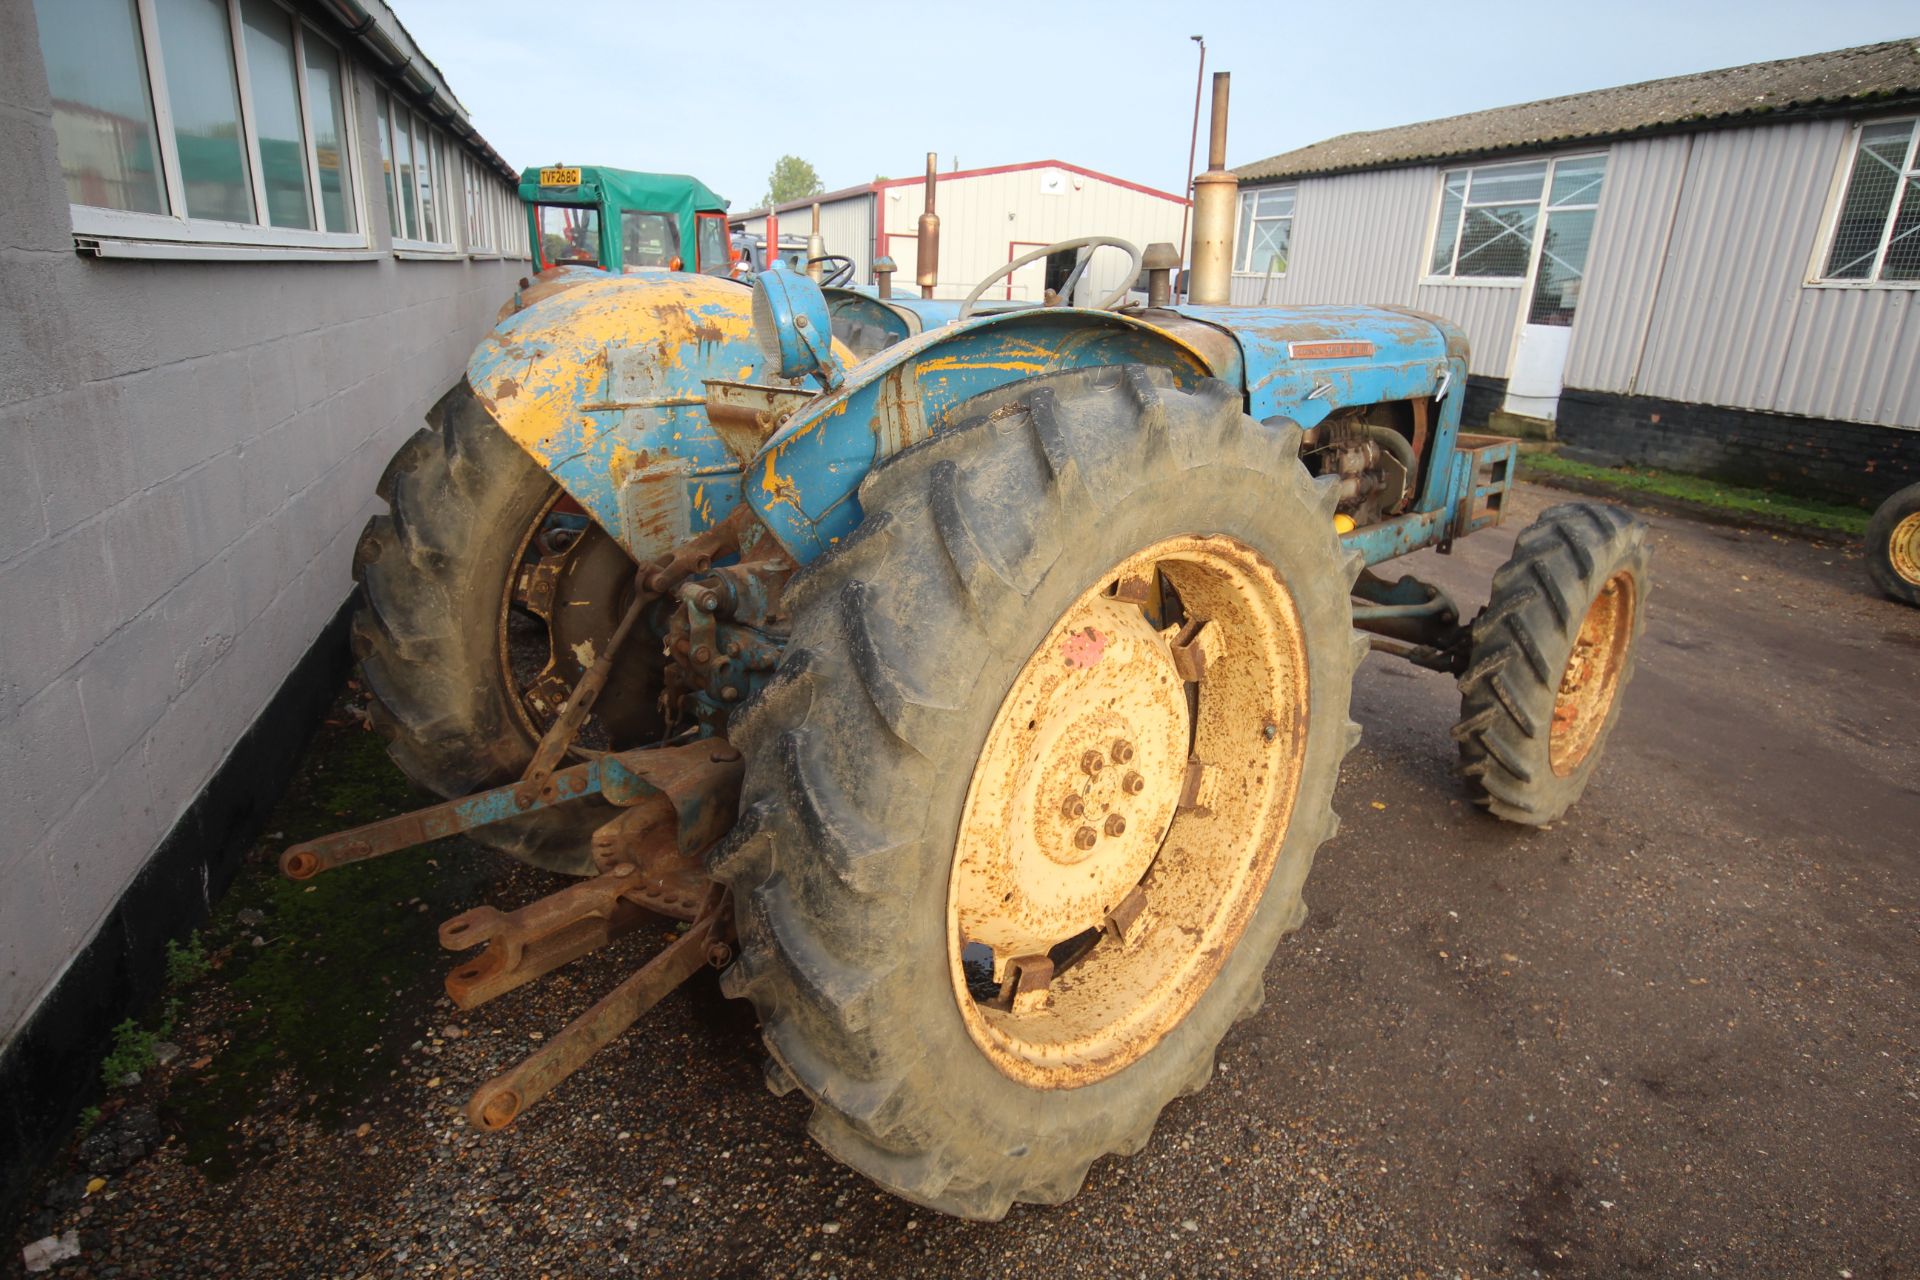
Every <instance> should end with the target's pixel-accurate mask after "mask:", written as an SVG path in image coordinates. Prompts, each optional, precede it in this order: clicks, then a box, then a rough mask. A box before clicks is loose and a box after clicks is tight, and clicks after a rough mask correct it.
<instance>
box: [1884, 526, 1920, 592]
mask: <svg viewBox="0 0 1920 1280" xmlns="http://www.w3.org/2000/svg"><path fill="white" fill-rule="evenodd" d="M1887 559H1889V560H1891V561H1892V562H1893V571H1894V572H1895V573H1897V574H1899V575H1900V576H1901V577H1902V578H1904V579H1905V580H1906V581H1908V582H1911V583H1913V584H1914V585H1915V586H1920V513H1916V514H1914V515H1910V516H1908V517H1907V518H1906V519H1905V520H1902V521H1901V522H1900V523H1899V524H1897V525H1895V526H1894V527H1893V536H1892V537H1890V538H1888V539H1887Z"/></svg>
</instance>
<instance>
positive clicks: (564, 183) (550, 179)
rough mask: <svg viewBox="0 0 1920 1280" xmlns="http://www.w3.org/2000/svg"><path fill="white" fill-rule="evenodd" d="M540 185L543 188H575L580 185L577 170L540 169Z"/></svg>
mask: <svg viewBox="0 0 1920 1280" xmlns="http://www.w3.org/2000/svg"><path fill="white" fill-rule="evenodd" d="M540 185H541V186H543V187H577V186H579V185H580V171H579V170H578V169H542V170H541V171H540Z"/></svg>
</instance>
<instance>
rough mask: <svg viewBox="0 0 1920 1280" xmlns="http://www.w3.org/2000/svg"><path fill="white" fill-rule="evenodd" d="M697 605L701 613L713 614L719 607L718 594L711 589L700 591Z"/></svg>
mask: <svg viewBox="0 0 1920 1280" xmlns="http://www.w3.org/2000/svg"><path fill="white" fill-rule="evenodd" d="M699 604H700V611H701V612H702V613H713V612H714V611H715V610H717V609H719V607H720V593H719V592H717V591H713V590H711V589H709V590H706V591H702V592H701V593H700V600H699Z"/></svg>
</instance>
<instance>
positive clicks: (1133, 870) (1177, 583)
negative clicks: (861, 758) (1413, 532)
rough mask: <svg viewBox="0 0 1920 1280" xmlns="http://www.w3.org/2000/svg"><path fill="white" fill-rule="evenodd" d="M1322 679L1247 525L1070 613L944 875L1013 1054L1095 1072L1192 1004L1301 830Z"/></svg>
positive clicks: (1005, 737) (1063, 1084)
mask: <svg viewBox="0 0 1920 1280" xmlns="http://www.w3.org/2000/svg"><path fill="white" fill-rule="evenodd" d="M1307 691H1308V663H1307V653H1306V641H1305V633H1304V629H1303V627H1302V625H1301V621H1300V617H1299V614H1298V612H1297V610H1296V606H1295V604H1294V599H1293V596H1292V593H1291V592H1289V591H1288V590H1287V588H1286V586H1285V584H1283V583H1282V582H1281V581H1280V579H1279V576H1278V575H1277V574H1276V573H1275V571H1274V568H1273V566H1272V565H1271V564H1269V563H1268V562H1267V561H1266V560H1265V559H1263V558H1262V557H1261V556H1260V555H1259V554H1258V553H1257V552H1255V551H1254V550H1253V549H1252V548H1250V547H1248V546H1246V545H1244V544H1242V543H1240V542H1237V541H1235V540H1234V539H1231V538H1225V537H1218V536H1200V535H1184V536H1180V537H1174V538H1167V539H1164V540H1162V541H1160V542H1157V543H1154V544H1153V545H1151V546H1149V547H1146V548H1144V549H1142V550H1140V551H1138V552H1136V553H1135V554H1133V555H1131V556H1129V557H1128V558H1127V559H1125V560H1123V561H1121V562H1120V563H1119V564H1118V565H1115V566H1114V567H1113V568H1112V569H1110V570H1109V571H1108V572H1107V573H1105V574H1104V575H1102V576H1100V577H1099V578H1098V579H1097V580H1096V581H1095V582H1094V583H1093V584H1092V585H1091V586H1089V587H1088V588H1087V589H1086V590H1085V591H1084V592H1083V593H1082V594H1081V595H1080V596H1079V597H1078V598H1077V599H1075V600H1074V601H1073V602H1072V603H1071V604H1070V605H1069V606H1068V607H1067V608H1066V609H1065V611H1064V612H1062V613H1061V614H1060V615H1059V617H1058V620H1057V621H1056V622H1055V623H1054V624H1053V626H1052V627H1051V628H1050V629H1049V630H1048V631H1047V634H1046V635H1045V637H1044V638H1043V639H1042V640H1041V641H1040V643H1039V645H1038V646H1037V647H1036V648H1035V649H1034V650H1033V652H1032V654H1031V656H1029V657H1028V659H1027V660H1026V663H1025V665H1024V666H1022V667H1021V668H1020V670H1019V671H1018V672H1017V673H1015V674H1014V676H1013V678H1012V681H1011V684H1010V685H1009V687H1008V690H1007V693H1006V695H1005V697H1004V698H1003V699H1002V701H1001V704H1000V709H999V712H998V714H997V715H996V716H995V718H994V721H993V725H992V727H991V728H990V729H989V730H988V732H987V735H986V740H985V742H984V743H982V745H981V748H980V753H979V756H978V759H977V761H976V763H975V766H974V771H973V778H972V780H971V782H970V783H969V785H968V790H967V800H966V807H965V809H964V810H963V812H962V815H961V820H960V827H959V830H958V832H957V833H956V835H957V839H956V843H955V848H954V861H953V869H952V872H951V877H950V880H949V883H948V894H947V918H948V927H949V933H948V945H949V952H948V956H949V963H950V965H951V972H952V978H953V992H954V998H955V1000H956V1002H957V1003H958V1004H959V1007H960V1010H961V1015H962V1017H963V1019H964V1020H965V1022H966V1025H967V1030H968V1033H969V1035H970V1036H971V1038H972V1039H973V1042H974V1044H975V1045H977V1046H978V1047H979V1048H980V1049H981V1051H982V1052H984V1053H985V1054H986V1056H987V1057H988V1059H989V1060H990V1061H991V1062H992V1063H993V1064H994V1066H996V1067H997V1068H998V1069H999V1070H1000V1071H1002V1072H1003V1073H1005V1074H1007V1075H1009V1076H1011V1077H1013V1078H1014V1079H1017V1080H1021V1081H1023V1082H1025V1083H1028V1084H1031V1085H1034V1086H1036V1087H1040V1088H1056V1089H1058V1088H1073V1087H1077V1086H1079V1085H1083V1084H1087V1083H1089V1082H1091V1081H1094V1080H1098V1079H1101V1078H1103V1077H1105V1076H1107V1075H1111V1074H1112V1073H1113V1072H1116V1071H1119V1070H1120V1069H1121V1068H1123V1067H1125V1066H1126V1065H1127V1064H1128V1063H1130V1062H1132V1061H1134V1060H1135V1059H1137V1058H1139V1057H1140V1056H1141V1055H1143V1054H1145V1053H1147V1052H1148V1051H1149V1050H1151V1049H1152V1048H1153V1047H1154V1045H1156V1044H1158V1043H1159V1042H1160V1040H1161V1038H1162V1037H1164V1036H1165V1035H1167V1034H1168V1033H1169V1032H1170V1031H1171V1030H1172V1029H1173V1028H1174V1027H1176V1026H1177V1025H1178V1024H1179V1022H1180V1020H1181V1019H1182V1018H1184V1017H1185V1016H1186V1014H1187V1013H1188V1011H1189V1010H1191V1009H1192V1008H1193V1006H1194V1004H1195V1002H1196V1001H1198V1000H1199V999H1200V997H1201V996H1202V994H1203V993H1204V992H1205V991H1206V990H1207V988H1208V986H1209V985H1210V984H1211V983H1212V981H1213V979H1214V977H1215V976H1216V975H1217V974H1218V972H1219V971H1220V968H1221V966H1222V965H1223V964H1225V963H1226V960H1227V957H1228V956H1229V955H1230V954H1231V953H1232V951H1233V947H1234V944H1235V942H1236V941H1237V940H1238V939H1239V937H1240V934H1241V932H1242V930H1243V929H1244V928H1245V927H1246V925H1247V922H1248V920H1249V919H1250V918H1251V917H1252V915H1253V913H1254V911H1255V910H1256V908H1258V907H1259V905H1260V901H1261V898H1262V896H1263V894H1264V893H1265V892H1266V888H1267V881H1268V879H1269V878H1270V876H1271V874H1272V872H1273V868H1274V866H1275V862H1276V859H1277V858H1278V857H1279V854H1280V849H1281V846H1282V845H1283V843H1284V842H1285V839H1286V835H1287V832H1288V830H1289V826H1290V824H1291V821H1292V813H1293V805H1294V799H1295V796H1296V795H1297V793H1298V789H1299V785H1300V776H1301V770H1302V768H1303V767H1304V761H1305V758H1306V750H1307V740H1308V718H1307ZM989 956H990V957H991V964H990V966H989V965H988V957H989Z"/></svg>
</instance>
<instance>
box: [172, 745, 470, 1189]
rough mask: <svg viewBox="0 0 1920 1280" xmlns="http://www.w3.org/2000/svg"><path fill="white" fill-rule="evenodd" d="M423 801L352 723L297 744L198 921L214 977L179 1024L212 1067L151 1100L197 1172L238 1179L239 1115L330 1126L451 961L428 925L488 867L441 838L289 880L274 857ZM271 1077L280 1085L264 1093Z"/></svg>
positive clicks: (391, 1052)
mask: <svg viewBox="0 0 1920 1280" xmlns="http://www.w3.org/2000/svg"><path fill="white" fill-rule="evenodd" d="M429 800H430V798H429V797H425V796H422V795H421V794H420V793H419V792H416V791H415V790H414V789H413V788H412V787H411V786H410V785H409V784H408V783H407V782H406V780H405V778H404V777H403V776H402V775H401V774H400V772H399V770H398V769H396V768H394V766H393V764H392V763H391V762H390V761H389V760H388V758H387V754H386V751H385V749H384V744H383V743H382V742H381V740H380V738H379V736H378V735H376V734H373V733H369V732H366V731H364V730H362V729H360V728H359V727H357V726H355V725H353V724H351V722H349V723H347V724H346V725H337V724H335V725H334V726H333V727H328V728H325V729H322V730H321V732H320V733H319V734H318V735H317V736H316V737H315V740H314V742H313V744H312V745H311V746H310V747H309V749H308V752H307V755H306V758H305V759H304V760H303V762H302V764H301V768H300V771H299V775H298V776H297V778H296V780H295V782H294V784H293V786H292V787H291V788H290V789H289V791H288V793H287V795H286V796H285V797H283V798H282V800H281V802H280V804H279V805H278V806H277V808H276V810H275V812H274V816H273V818H272V819H271V820H270V821H269V823H268V831H269V834H268V836H267V837H265V838H264V839H263V840H262V841H261V842H260V845H259V846H258V847H257V848H256V849H255V851H254V853H253V854H252V855H251V856H250V857H249V859H248V861H247V864H246V865H245V866H244V867H243V868H242V869H241V872H240V874H239V876H238V877H237V878H236V879H235V881H234V884H233V887H232V888H231V889H230V890H229V891H228V893H227V895H226V897H225V898H224V899H222V900H221V902H220V903H219V905H218V906H217V907H216V909H215V911H214V915H213V918H212V920H211V921H209V923H208V925H207V928H206V934H207V937H208V939H209V940H210V941H211V942H212V944H213V945H214V946H215V947H217V948H218V950H217V951H216V952H215V956H216V957H217V963H218V968H217V969H216V970H215V971H214V972H213V973H212V974H210V975H208V977H207V979H204V980H205V981H208V982H209V985H210V987H211V988H213V989H211V990H208V991H207V992H205V993H204V994H205V998H204V999H203V1000H200V1001H196V1004H197V1005H199V1006H202V1007H201V1009H200V1011H199V1013H198V1014H197V1015H196V1014H190V1017H189V1021H190V1022H191V1023H193V1024H194V1025H193V1030H194V1031H195V1033H196V1036H197V1038H198V1039H199V1041H200V1043H201V1044H202V1045H203V1046H204V1045H206V1044H208V1043H209V1042H213V1043H215V1044H217V1045H218V1046H219V1047H218V1048H217V1049H212V1050H209V1049H205V1048H203V1049H202V1052H203V1053H205V1054H207V1056H208V1057H209V1058H210V1059H211V1060H210V1061H209V1062H208V1064H207V1065H206V1067H205V1068H204V1069H202V1070H198V1071H190V1072H185V1073H182V1074H181V1075H179V1076H177V1077H176V1078H175V1081H174V1084H173V1088H172V1090H171V1092H170V1095H169V1097H168V1099H167V1102H166V1104H165V1105H166V1107H167V1109H168V1111H169V1112H170V1113H171V1114H172V1116H173V1119H174V1121H175V1127H176V1128H177V1129H178V1130H179V1131H180V1132H181V1133H182V1136H183V1137H184V1139H185V1141H186V1143H187V1148H188V1158H189V1159H190V1160H191V1161H192V1162H194V1163H196V1164H198V1165H199V1166H200V1167H201V1168H202V1170H203V1171H204V1172H205V1173H206V1174H207V1175H208V1176H209V1177H212V1178H214V1179H216V1180H218V1179H222V1178H227V1177H231V1176H233V1175H234V1174H236V1173H237V1172H239V1171H240V1167H241V1165H242V1164H243V1162H244V1159H245V1156H246V1139H245V1130H246V1128H247V1126H246V1125H245V1123H244V1121H245V1119H246V1118H247V1117H248V1116H250V1115H252V1114H254V1113H256V1112H258V1111H259V1110H261V1109H262V1108H263V1107H267V1108H270V1109H276V1110H277V1109H279V1108H280V1107H281V1106H290V1107H292V1108H293V1109H295V1110H298V1111H300V1112H302V1113H305V1114H310V1115H312V1116H314V1117H315V1118H317V1119H319V1120H320V1121H322V1122H323V1123H334V1122H337V1121H338V1120H339V1119H340V1117H341V1115H342V1113H343V1108H344V1107H345V1106H347V1105H349V1104H351V1103H353V1102H355V1101H356V1100H358V1099H360V1098H362V1097H364V1096H365V1094H366V1093H367V1092H368V1090H369V1089H370V1088H373V1087H374V1086H376V1085H377V1083H378V1082H379V1081H380V1080H383V1079H385V1078H386V1076H387V1075H388V1074H389V1073H390V1072H391V1071H392V1070H393V1067H394V1064H395V1062H396V1060H397V1059H398V1057H399V1055H400V1054H401V1053H402V1052H404V1051H405V1050H406V1048H407V1046H408V1044H409V1043H410V1042H411V1041H413V1040H414V1039H416V1038H418V1036H419V1034H420V1028H421V1027H422V1025H423V1023H424V1022H425V1021H426V1019H427V1018H428V1016H429V1015H430V1012H431V1009H432V1006H433V1003H434V1001H435V1000H436V999H438V998H439V996H440V995H441V994H442V987H441V976H442V974H443V972H444V970H445V969H446V967H447V965H448V963H449V960H450V957H448V955H447V953H446V952H444V951H442V950H441V949H440V947H439V945H438V942H437V937H436V930H437V926H438V924H439V922H440V921H441V920H443V919H445V918H446V917H447V916H449V915H452V914H454V913H456V912H457V911H460V910H463V909H464V908H465V907H466V906H467V905H470V904H471V903H472V902H473V901H474V900H475V899H476V897H477V896H479V891H480V889H481V888H482V887H483V886H484V885H485V884H486V883H487V882H489V881H490V880H491V879H492V878H493V877H494V876H495V875H497V874H498V872H499V869H500V866H501V860H500V859H498V858H497V857H495V856H494V855H491V854H487V853H485V852H482V851H480V850H478V849H477V848H475V847H474V846H472V845H469V844H464V843H456V842H453V841H443V842H440V843H438V844H435V845H427V846H422V847H420V848H416V849H410V850H407V851H405V852H402V853H398V854H393V855H391V856H388V857H384V858H375V859H372V860H370V861H368V862H364V863H358V864H355V865H353V866H350V867H344V868H341V869H339V870H336V871H333V872H329V873H327V874H325V875H321V876H319V877H317V878H316V879H314V880H312V881H309V882H307V883H304V884H301V883H297V882H294V881H290V880H287V879H285V878H284V877H282V876H281V875H280V874H279V872H278V868H277V866H276V862H275V860H276V859H277V858H278V856H279V854H280V852H281V851H282V850H283V849H285V848H286V846H287V845H289V844H293V843H296V842H298V841H301V840H305V839H310V838H312V837H314V836H318V835H324V834H327V833H329V832H333V831H338V830H341V829H343V828H346V827H351V826H358V825H360V824H362V823H366V822H371V821H375V820H377V819H379V818H384V817H388V816H391V815H392V814H395V813H400V812H404V811H405V810H408V809H411V808H417V807H420V806H421V805H423V804H426V803H428V802H429ZM256 938H258V939H259V940H260V942H259V943H258V944H256V942H255V939H256ZM188 967H191V966H190V965H189V966H188ZM289 1076H290V1078H288V1077H289ZM283 1079H284V1080H285V1083H287V1084H288V1085H289V1086H290V1087H289V1088H288V1089H286V1090H284V1091H283V1093H282V1094H281V1096H279V1097H276V1096H275V1089H276V1085H277V1084H279V1083H281V1082H282V1081H283Z"/></svg>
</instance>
